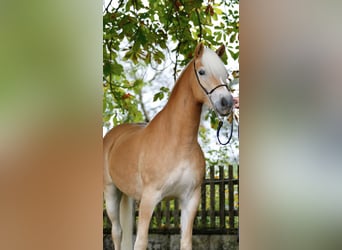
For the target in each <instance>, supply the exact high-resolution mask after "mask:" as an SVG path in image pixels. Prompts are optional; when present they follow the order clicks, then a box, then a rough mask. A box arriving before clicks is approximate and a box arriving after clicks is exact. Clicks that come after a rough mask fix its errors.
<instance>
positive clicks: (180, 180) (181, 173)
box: [161, 162, 199, 197]
mask: <svg viewBox="0 0 342 250" xmlns="http://www.w3.org/2000/svg"><path fill="white" fill-rule="evenodd" d="M198 183H199V179H198V173H197V172H196V171H195V170H194V168H193V167H192V166H191V164H189V163H188V162H182V163H179V164H178V166H176V167H175V168H174V169H173V170H172V171H171V172H170V173H169V174H168V175H167V176H166V177H165V179H164V183H163V184H162V188H161V191H162V195H163V196H164V197H180V196H183V195H187V194H188V193H189V192H190V193H191V191H192V190H193V189H194V188H195V187H196V186H197V185H198Z"/></svg>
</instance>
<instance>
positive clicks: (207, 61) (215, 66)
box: [201, 48, 228, 81]
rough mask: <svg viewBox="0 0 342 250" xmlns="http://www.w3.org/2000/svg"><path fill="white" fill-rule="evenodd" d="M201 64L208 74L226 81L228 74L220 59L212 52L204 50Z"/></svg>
mask: <svg viewBox="0 0 342 250" xmlns="http://www.w3.org/2000/svg"><path fill="white" fill-rule="evenodd" d="M201 61H202V64H203V66H204V68H205V69H206V71H207V72H208V73H209V74H212V75H214V76H215V77H218V78H221V80H223V81H226V79H227V78H228V72H227V70H226V68H225V66H224V64H223V62H222V60H221V58H220V57H219V56H218V55H217V54H216V53H215V52H214V51H212V50H210V49H208V48H205V49H204V53H203V56H202V58H201Z"/></svg>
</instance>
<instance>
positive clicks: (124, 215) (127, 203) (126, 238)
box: [120, 194, 135, 250]
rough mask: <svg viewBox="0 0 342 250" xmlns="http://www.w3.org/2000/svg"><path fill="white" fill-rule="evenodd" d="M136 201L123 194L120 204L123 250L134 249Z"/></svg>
mask: <svg viewBox="0 0 342 250" xmlns="http://www.w3.org/2000/svg"><path fill="white" fill-rule="evenodd" d="M133 206H134V200H133V199H132V198H130V197H128V196H127V195H125V194H122V198H121V204H120V222H121V228H122V243H121V247H122V248H121V249H123V250H126V249H127V250H131V249H133V219H134V218H135V217H134V214H133V213H134V210H133Z"/></svg>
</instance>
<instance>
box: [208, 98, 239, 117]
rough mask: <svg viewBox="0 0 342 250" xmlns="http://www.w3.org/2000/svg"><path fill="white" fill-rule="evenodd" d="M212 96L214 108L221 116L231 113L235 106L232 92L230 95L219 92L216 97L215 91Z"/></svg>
mask: <svg viewBox="0 0 342 250" xmlns="http://www.w3.org/2000/svg"><path fill="white" fill-rule="evenodd" d="M212 97H213V98H212V104H213V106H214V107H213V108H214V109H215V110H216V112H217V113H218V114H219V115H221V116H227V115H229V114H230V112H231V111H232V109H233V106H234V100H233V96H232V95H231V94H230V93H229V94H228V95H222V94H218V96H217V97H216V98H215V96H214V93H213V96H212Z"/></svg>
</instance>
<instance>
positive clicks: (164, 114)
mask: <svg viewBox="0 0 342 250" xmlns="http://www.w3.org/2000/svg"><path fill="white" fill-rule="evenodd" d="M189 65H190V68H189V67H187V68H186V69H185V70H184V72H183V73H182V74H181V76H180V77H179V79H178V80H177V82H176V84H175V86H174V88H173V90H172V92H171V95H170V98H169V100H168V102H167V104H166V106H165V107H164V108H163V110H162V111H161V112H160V113H159V114H158V115H157V116H156V118H155V119H153V120H152V121H151V123H153V122H155V123H158V124H159V125H160V126H159V127H160V128H162V129H163V133H164V134H165V135H166V136H170V137H172V138H173V139H175V140H177V143H179V141H180V140H182V141H184V142H186V143H190V142H197V136H198V128H199V124H200V118H201V110H202V103H201V102H199V101H198V100H196V98H195V96H194V94H193V91H192V88H191V82H192V81H196V79H195V76H194V75H193V74H191V65H192V64H189Z"/></svg>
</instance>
